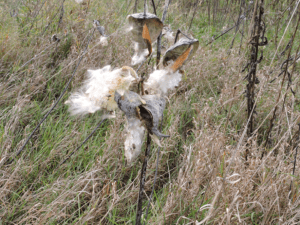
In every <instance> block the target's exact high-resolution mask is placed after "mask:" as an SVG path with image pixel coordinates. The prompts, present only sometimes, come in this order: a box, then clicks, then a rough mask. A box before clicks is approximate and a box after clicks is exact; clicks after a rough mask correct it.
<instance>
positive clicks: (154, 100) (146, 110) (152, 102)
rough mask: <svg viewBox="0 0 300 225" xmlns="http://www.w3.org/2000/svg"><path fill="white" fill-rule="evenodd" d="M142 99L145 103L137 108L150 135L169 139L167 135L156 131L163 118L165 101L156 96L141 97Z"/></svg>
mask: <svg viewBox="0 0 300 225" xmlns="http://www.w3.org/2000/svg"><path fill="white" fill-rule="evenodd" d="M143 99H144V100H145V101H146V104H144V105H141V106H140V107H139V108H140V115H141V117H142V119H143V121H144V122H145V125H146V127H147V129H148V130H149V132H150V134H152V135H153V134H154V135H156V136H157V137H159V138H160V137H170V136H169V135H165V134H162V133H160V132H159V130H158V126H159V121H160V120H161V118H162V116H163V113H164V109H165V106H166V101H165V99H164V98H162V97H160V96H158V95H143Z"/></svg>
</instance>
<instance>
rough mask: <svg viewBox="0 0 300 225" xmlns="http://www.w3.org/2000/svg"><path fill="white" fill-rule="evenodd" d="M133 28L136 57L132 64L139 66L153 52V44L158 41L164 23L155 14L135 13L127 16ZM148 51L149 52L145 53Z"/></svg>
mask: <svg viewBox="0 0 300 225" xmlns="http://www.w3.org/2000/svg"><path fill="white" fill-rule="evenodd" d="M127 19H128V22H129V25H130V26H131V30H130V32H131V34H132V39H133V41H134V42H135V55H134V57H133V59H132V64H134V65H135V64H137V63H139V62H140V61H142V60H143V59H145V58H146V57H147V55H148V56H149V55H150V54H151V52H152V43H153V42H155V41H156V39H157V38H158V36H159V34H160V32H161V31H162V28H163V23H162V22H161V20H160V19H159V18H158V17H157V16H156V15H154V14H151V13H146V14H144V13H135V14H131V15H128V16H127ZM147 49H148V52H147V51H145V50H147Z"/></svg>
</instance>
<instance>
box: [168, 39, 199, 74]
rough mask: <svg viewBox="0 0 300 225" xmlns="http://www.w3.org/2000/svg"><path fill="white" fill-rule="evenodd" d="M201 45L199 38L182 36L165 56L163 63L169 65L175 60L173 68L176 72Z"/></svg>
mask: <svg viewBox="0 0 300 225" xmlns="http://www.w3.org/2000/svg"><path fill="white" fill-rule="evenodd" d="M198 47H199V41H198V40H197V39H188V38H185V37H184V38H181V39H180V40H179V41H177V42H176V43H175V44H174V45H172V46H171V47H170V48H169V49H168V50H167V51H166V53H165V55H164V57H163V65H164V66H168V64H169V62H170V61H173V64H172V66H171V69H172V70H173V71H174V72H175V71H176V70H178V69H179V68H180V67H181V66H182V65H183V64H184V63H185V62H186V61H187V60H188V59H191V58H192V56H193V55H194V54H195V52H196V51H197V49H198Z"/></svg>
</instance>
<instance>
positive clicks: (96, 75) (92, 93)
mask: <svg viewBox="0 0 300 225" xmlns="http://www.w3.org/2000/svg"><path fill="white" fill-rule="evenodd" d="M87 72H88V79H87V81H86V82H85V84H84V85H83V87H81V88H80V89H79V91H77V92H75V93H73V94H71V96H70V97H69V99H68V100H67V101H66V102H65V104H69V105H70V107H69V111H70V113H71V114H72V115H75V114H81V115H84V114H87V113H94V112H96V111H97V110H101V109H106V110H115V109H117V108H118V106H117V103H116V102H115V101H114V95H115V91H116V90H118V91H119V92H123V91H125V90H128V88H129V86H130V84H131V83H132V81H134V80H135V78H137V77H136V74H135V72H134V70H133V69H132V68H130V67H127V66H124V67H122V68H121V69H114V70H111V66H109V65H108V66H105V67H103V68H102V69H98V70H88V71H87Z"/></svg>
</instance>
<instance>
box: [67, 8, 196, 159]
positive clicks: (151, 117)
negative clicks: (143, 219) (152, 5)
mask: <svg viewBox="0 0 300 225" xmlns="http://www.w3.org/2000/svg"><path fill="white" fill-rule="evenodd" d="M127 20H128V23H129V27H130V28H129V30H128V32H129V33H130V36H131V38H132V42H133V43H134V55H133V56H132V58H131V59H132V61H131V64H132V65H131V66H135V65H137V64H142V63H143V62H145V60H147V58H149V57H150V56H153V47H154V46H155V45H156V42H157V41H156V40H157V38H158V37H159V36H160V35H161V33H162V34H163V35H164V36H165V37H166V40H167V41H169V42H170V41H173V40H174V39H175V38H174V36H173V33H172V32H171V30H170V28H168V27H167V26H165V27H164V24H163V22H162V21H161V20H160V19H159V18H158V17H157V16H156V15H154V14H151V13H135V14H131V15H129V16H127ZM198 47H199V41H198V40H197V39H193V38H188V37H187V36H185V37H182V38H181V39H180V40H178V41H177V42H176V43H171V47H169V48H168V49H167V50H166V51H165V53H164V56H163V57H162V59H161V60H160V62H159V65H157V66H156V67H155V68H154V71H153V72H152V73H151V74H150V75H149V76H148V79H146V80H144V79H143V78H142V77H141V76H139V75H138V73H137V72H136V70H134V69H133V68H132V67H130V66H127V65H125V66H123V67H122V68H114V69H113V68H112V67H111V66H110V65H107V66H105V67H103V68H101V69H97V70H88V71H87V79H86V80H85V81H84V84H83V85H82V87H80V88H79V90H78V91H76V92H74V93H72V94H71V95H70V97H69V99H68V100H67V101H66V104H68V105H69V111H70V113H71V115H85V114H88V113H94V112H96V111H99V110H101V111H106V112H110V115H115V113H114V111H115V110H118V109H120V110H122V111H123V112H124V114H125V116H126V121H127V123H126V128H125V130H126V137H125V142H124V149H125V157H126V160H127V163H129V164H131V163H133V162H134V161H135V159H136V158H137V157H138V156H139V154H140V153H141V148H142V144H143V140H144V136H145V132H146V131H148V132H149V134H150V136H151V138H152V140H154V142H155V143H156V144H158V145H159V146H161V143H160V138H162V137H169V136H168V135H164V134H162V133H160V131H159V129H158V125H159V121H160V120H161V118H162V115H163V111H164V109H165V105H166V101H165V98H166V96H167V93H168V91H169V90H172V89H174V88H175V87H176V86H178V85H179V82H180V81H181V80H182V74H183V71H182V70H181V68H182V66H183V65H184V64H185V63H186V62H187V61H188V60H189V59H191V58H192V56H193V55H194V54H195V52H196V51H197V49H198ZM158 68H161V69H158ZM139 84H141V85H139ZM138 86H142V87H143V90H142V91H139V89H138V88H137V87H138ZM110 117H113V116H110Z"/></svg>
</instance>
